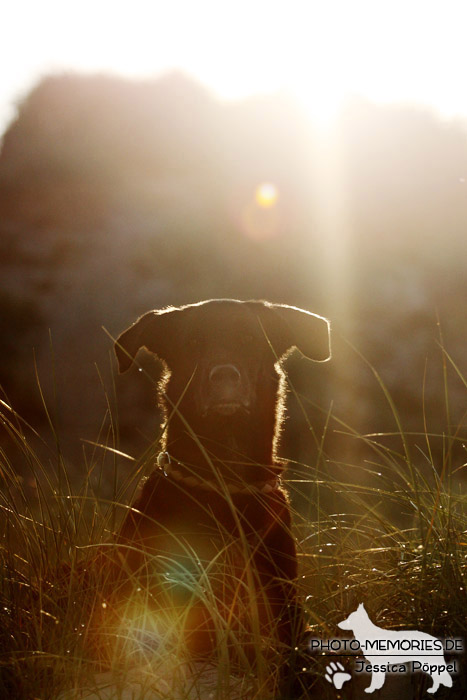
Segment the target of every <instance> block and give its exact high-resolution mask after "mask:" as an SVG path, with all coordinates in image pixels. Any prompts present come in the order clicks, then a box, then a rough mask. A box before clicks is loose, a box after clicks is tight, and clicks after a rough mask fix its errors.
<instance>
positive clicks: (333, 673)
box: [324, 661, 352, 690]
mask: <svg viewBox="0 0 467 700" xmlns="http://www.w3.org/2000/svg"><path fill="white" fill-rule="evenodd" d="M324 677H325V678H326V680H327V682H328V683H332V685H333V686H334V688H337V690H340V689H341V688H342V686H343V685H344V683H346V682H347V681H350V679H351V678H352V676H351V675H350V673H346V671H345V669H344V667H343V666H342V664H341V663H339V661H337V662H336V663H335V662H334V661H331V663H330V664H329V666H326V675H325V676H324Z"/></svg>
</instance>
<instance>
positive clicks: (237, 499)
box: [116, 299, 330, 654]
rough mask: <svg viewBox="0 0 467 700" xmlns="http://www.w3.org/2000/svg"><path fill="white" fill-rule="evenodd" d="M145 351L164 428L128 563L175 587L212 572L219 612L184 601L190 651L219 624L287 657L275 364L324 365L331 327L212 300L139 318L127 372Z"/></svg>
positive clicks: (285, 541)
mask: <svg viewBox="0 0 467 700" xmlns="http://www.w3.org/2000/svg"><path fill="white" fill-rule="evenodd" d="M141 347H145V348H146V349H147V350H149V351H150V352H152V353H154V354H155V355H157V357H159V358H160V360H162V362H163V363H164V366H165V369H166V371H165V373H164V375H163V378H162V380H161V384H160V387H159V395H160V402H161V406H162V408H163V410H164V413H165V418H166V429H165V439H164V440H165V442H164V445H163V446H162V452H161V454H160V455H159V459H158V465H159V468H158V469H157V470H156V471H155V472H154V473H153V474H152V475H151V477H150V478H149V479H148V480H147V481H146V483H145V485H144V487H143V490H142V493H141V496H140V497H139V498H138V500H137V501H136V502H135V503H134V504H133V508H132V509H131V510H130V511H129V512H128V514H127V516H126V518H125V520H124V522H123V525H122V528H121V531H120V536H119V542H120V544H121V545H123V550H125V548H127V550H128V554H127V555H126V562H127V564H128V566H129V568H130V570H131V571H132V572H137V574H138V576H143V575H144V576H147V575H148V572H149V574H150V573H151V572H152V571H158V572H159V574H161V572H162V574H163V576H166V578H167V572H168V571H169V572H170V571H171V572H172V579H171V580H172V582H173V581H174V580H176V579H177V572H178V574H180V571H183V573H184V576H185V583H186V577H187V575H189V576H190V577H192V578H196V575H197V572H198V575H200V576H202V575H205V573H206V572H207V575H208V577H209V581H210V584H209V591H210V594H211V595H212V597H211V599H210V600H211V601H214V602H212V604H210V603H209V601H208V600H207V598H206V597H204V599H203V600H201V598H202V596H201V597H199V598H198V599H197V600H195V597H194V596H193V594H191V595H190V596H189V597H190V600H189V605H190V612H189V614H187V616H186V618H185V620H186V629H185V636H186V643H187V644H188V646H189V648H190V649H191V651H192V652H194V653H197V654H198V653H205V652H209V651H210V650H212V648H213V647H215V644H216V634H217V633H218V630H219V619H223V620H225V621H226V624H227V623H228V624H229V625H231V624H232V621H233V620H234V621H235V624H236V630H237V631H236V634H237V637H238V630H240V629H241V631H242V634H243V637H244V638H245V639H247V638H248V635H250V639H251V640H257V638H258V634H259V635H262V634H263V633H264V634H267V635H268V636H269V638H271V635H272V638H274V639H275V640H276V641H277V644H278V645H279V646H281V645H286V646H289V645H290V644H291V643H292V641H293V638H294V634H295V633H296V632H297V631H298V630H297V626H298V628H300V626H301V625H302V621H301V619H299V618H300V615H299V613H298V612H297V611H298V607H297V606H296V603H295V598H296V593H295V580H296V577H297V559H296V551H295V543H294V539H293V537H292V535H291V531H290V527H291V523H290V511H289V505H288V499H287V495H286V493H285V491H284V490H283V488H282V487H281V484H280V474H281V471H282V469H283V464H281V463H280V461H279V460H278V459H277V458H276V455H275V448H276V442H277V437H278V434H279V428H280V423H281V404H282V398H283V395H282V384H283V380H284V375H283V372H282V370H281V368H280V366H279V364H278V361H279V360H280V359H281V358H284V356H285V355H286V353H288V352H289V351H290V350H291V348H293V347H297V348H298V349H299V350H300V351H301V352H302V353H303V355H305V356H306V357H308V358H310V359H312V360H315V361H318V362H324V361H326V360H328V359H329V357H330V345H329V323H328V321H327V320H326V319H324V318H322V317H320V316H316V315H314V314H311V313H309V312H307V311H302V310H301V309H297V308H294V307H291V306H281V305H275V304H270V303H268V302H263V301H246V302H241V301H235V300H231V299H216V300H211V301H205V302H200V303H199V304H190V305H188V306H183V307H181V308H168V309H162V310H160V311H150V312H148V313H147V314H145V315H144V316H142V317H141V318H140V319H138V320H137V321H136V323H135V324H134V325H132V326H131V327H130V328H129V329H128V330H126V331H125V332H124V333H122V335H121V336H120V337H119V338H118V340H117V342H116V354H117V358H118V363H119V368H120V371H121V372H124V371H125V370H127V369H128V368H129V367H130V366H131V364H132V361H133V359H134V358H135V357H136V354H137V352H138V350H139V349H140V348H141ZM200 567H201V568H200ZM200 571H202V572H204V574H202V573H201V574H200ZM169 579H170V576H169ZM178 580H180V576H179V579H178ZM190 580H192V579H190ZM185 590H186V585H185ZM252 590H253V591H254V596H253V598H254V600H252V595H251V591H252ZM245 599H248V600H247V601H246V602H245ZM242 601H243V602H242ZM216 630H217V632H216ZM255 635H256V636H255ZM254 643H256V641H255V642H254ZM247 646H248V641H246V642H245V647H247Z"/></svg>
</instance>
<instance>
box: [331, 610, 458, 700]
mask: <svg viewBox="0 0 467 700" xmlns="http://www.w3.org/2000/svg"><path fill="white" fill-rule="evenodd" d="M338 627H340V629H341V630H350V631H351V632H353V634H354V636H355V639H357V640H358V642H359V644H360V648H361V650H362V652H363V655H364V657H365V659H367V661H368V663H369V664H370V665H371V666H372V667H373V668H372V674H371V684H370V685H369V686H368V688H365V692H366V693H373V692H374V691H375V690H378V689H379V688H382V686H383V685H384V681H385V680H386V671H387V670H388V668H394V666H395V665H400V664H401V665H404V666H406V665H407V664H408V663H409V662H410V663H411V664H412V665H411V670H421V671H425V672H426V673H428V674H429V675H430V676H431V678H432V680H433V685H432V686H431V688H429V690H428V692H429V693H435V692H436V691H437V690H438V688H439V686H440V684H443V685H446V686H447V687H448V688H450V687H451V686H452V678H451V676H450V675H449V673H448V671H447V670H446V666H447V664H446V661H445V660H444V655H443V646H442V644H441V642H440V641H439V640H438V639H437V638H436V637H433V636H432V635H431V634H427V633H426V632H417V631H415V630H404V631H402V632H395V631H393V630H386V629H383V628H382V627H377V625H374V624H373V623H372V621H371V620H370V618H369V617H368V613H367V611H366V610H365V608H364V606H363V603H360V605H359V606H358V608H357V610H355V612H353V613H351V614H350V615H349V616H348V617H347V618H346V619H345V620H343V621H342V622H339V623H338Z"/></svg>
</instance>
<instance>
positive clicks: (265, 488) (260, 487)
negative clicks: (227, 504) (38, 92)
mask: <svg viewBox="0 0 467 700" xmlns="http://www.w3.org/2000/svg"><path fill="white" fill-rule="evenodd" d="M174 464H179V465H180V466H183V465H182V463H181V462H178V461H177V460H176V459H174V458H173V457H171V456H170V455H169V453H168V452H159V454H158V456H157V466H158V467H159V470H160V471H161V472H162V473H163V474H164V476H166V477H169V478H171V479H173V480H174V481H177V482H178V483H180V484H185V485H186V486H189V487H190V488H198V489H202V490H203V491H217V492H219V482H216V481H214V480H212V479H211V480H206V479H200V478H199V477H197V476H185V475H184V474H182V472H181V471H179V470H178V469H176V468H175V467H174ZM280 484H281V481H280V478H279V477H278V476H276V477H274V478H272V479H267V480H266V481H260V482H258V483H256V484H249V485H248V486H245V487H240V486H236V485H235V484H231V483H228V482H225V483H224V484H223V487H224V488H225V490H226V491H228V492H229V493H230V494H237V493H251V492H252V491H256V492H258V493H264V494H268V493H272V492H273V491H275V490H276V489H278V488H279V486H280Z"/></svg>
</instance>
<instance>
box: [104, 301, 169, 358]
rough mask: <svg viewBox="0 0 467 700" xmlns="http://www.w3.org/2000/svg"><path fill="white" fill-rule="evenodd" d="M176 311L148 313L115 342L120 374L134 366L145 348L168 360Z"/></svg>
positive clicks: (164, 310)
mask: <svg viewBox="0 0 467 700" xmlns="http://www.w3.org/2000/svg"><path fill="white" fill-rule="evenodd" d="M175 311H176V309H162V310H161V311H148V312H147V313H146V314H144V315H143V316H140V318H139V319H138V320H137V321H136V322H135V323H134V324H133V325H132V326H130V327H129V328H127V330H126V331H123V333H121V335H119V336H118V338H117V340H116V341H115V354H116V355H117V360H118V369H119V371H120V372H126V370H127V369H129V368H130V367H131V365H132V362H133V360H134V359H135V357H136V355H137V353H138V350H139V349H140V348H143V347H145V348H146V349H147V350H149V351H150V352H153V353H154V354H155V355H157V356H158V357H159V358H160V359H161V360H166V359H167V340H168V339H169V337H171V336H172V331H173V328H172V326H173V322H174V315H175V313H174V312H175Z"/></svg>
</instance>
